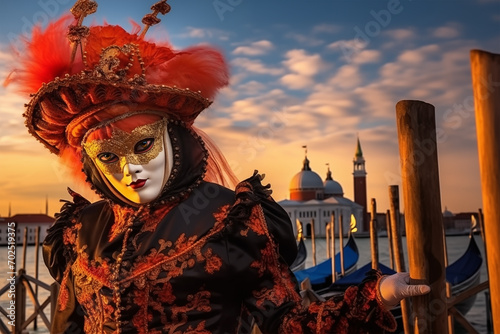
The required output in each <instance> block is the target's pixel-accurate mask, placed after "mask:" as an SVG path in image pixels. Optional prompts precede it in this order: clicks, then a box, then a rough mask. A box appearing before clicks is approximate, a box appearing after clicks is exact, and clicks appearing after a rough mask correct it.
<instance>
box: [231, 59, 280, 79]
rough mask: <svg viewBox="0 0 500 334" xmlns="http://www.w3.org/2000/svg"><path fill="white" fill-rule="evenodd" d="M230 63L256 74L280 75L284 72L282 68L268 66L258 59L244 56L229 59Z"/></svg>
mask: <svg viewBox="0 0 500 334" xmlns="http://www.w3.org/2000/svg"><path fill="white" fill-rule="evenodd" d="M231 64H232V65H233V66H235V67H238V68H241V69H243V70H245V71H247V72H251V73H257V74H267V75H280V74H283V72H284V70H283V69H282V68H276V67H274V68H273V67H268V66H266V65H265V64H264V63H263V62H262V61H260V60H254V59H249V58H244V57H240V58H234V59H233V60H232V61H231Z"/></svg>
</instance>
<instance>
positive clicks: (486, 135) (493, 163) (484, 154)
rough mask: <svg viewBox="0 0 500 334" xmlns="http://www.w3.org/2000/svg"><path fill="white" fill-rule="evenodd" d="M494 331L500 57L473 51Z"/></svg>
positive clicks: (497, 322)
mask: <svg viewBox="0 0 500 334" xmlns="http://www.w3.org/2000/svg"><path fill="white" fill-rule="evenodd" d="M470 61H471V72H472V89H473V91H474V109H475V115H476V132H477V147H478V154H479V171H480V174H481V189H482V197H483V210H484V235H485V237H486V240H485V244H486V248H487V252H488V257H489V259H488V261H489V263H490V264H494V265H490V266H489V267H488V269H489V270H488V278H489V281H490V293H491V296H494V297H493V298H492V299H491V312H492V316H493V332H500V298H498V296H500V266H498V265H497V264H498V263H499V261H500V250H499V248H498V245H499V244H500V210H499V209H498V204H499V203H500V173H499V170H500V154H499V152H500V54H494V53H490V52H486V51H482V50H472V51H471V52H470Z"/></svg>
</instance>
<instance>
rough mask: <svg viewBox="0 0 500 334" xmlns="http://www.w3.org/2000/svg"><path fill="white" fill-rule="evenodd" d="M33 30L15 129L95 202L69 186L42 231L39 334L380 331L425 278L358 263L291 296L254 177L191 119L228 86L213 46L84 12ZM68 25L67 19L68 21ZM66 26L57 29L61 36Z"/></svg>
mask: <svg viewBox="0 0 500 334" xmlns="http://www.w3.org/2000/svg"><path fill="white" fill-rule="evenodd" d="M96 6H97V4H96V3H95V2H94V1H89V0H79V1H78V2H77V3H76V5H75V6H74V7H73V9H72V14H73V17H72V16H65V17H62V18H61V19H59V20H57V21H55V22H52V23H51V24H49V25H48V27H47V28H46V29H45V30H42V29H41V28H36V29H35V30H34V31H33V34H32V37H31V40H30V41H29V42H28V43H27V50H26V52H25V54H24V55H23V56H22V59H21V65H20V67H19V68H18V69H17V70H16V72H15V73H13V75H12V77H11V78H10V79H11V81H14V82H17V83H18V84H20V85H21V86H22V87H23V89H24V90H25V91H27V92H29V93H33V95H32V97H31V100H30V102H29V103H28V105H27V110H26V113H25V117H26V124H27V126H28V129H29V132H30V133H31V134H32V135H33V136H34V137H35V138H36V139H38V140H39V141H40V142H41V143H42V144H43V145H45V147H47V148H48V149H49V150H50V151H51V152H53V153H55V154H56V155H58V156H59V157H61V158H62V159H63V161H64V162H65V163H66V164H67V165H69V166H72V169H73V171H74V174H75V177H77V178H81V179H82V180H85V182H86V183H87V184H89V185H90V186H91V188H92V189H93V190H94V191H95V192H96V193H97V194H99V195H100V196H101V197H102V200H100V201H97V202H95V203H90V202H89V201H87V200H86V199H85V198H83V197H82V196H80V195H79V194H77V193H76V192H74V191H72V190H70V194H71V196H72V197H73V200H72V201H68V202H66V203H65V204H64V205H63V208H62V210H61V212H60V213H59V214H58V215H57V216H56V222H55V223H54V225H53V226H52V227H51V228H50V230H49V233H48V235H47V238H46V239H45V241H44V245H43V253H44V259H45V262H46V265H47V267H48V268H49V271H50V273H51V275H52V276H53V277H54V279H55V280H56V281H57V282H59V283H60V292H59V296H58V304H57V306H56V309H55V314H54V315H53V322H52V329H51V333H221V334H222V333H250V332H251V331H252V328H253V324H254V323H255V324H256V325H257V326H258V328H259V329H260V330H261V331H262V332H263V333H286V334H290V333H384V332H386V331H389V332H390V331H394V330H395V329H396V323H395V320H394V318H393V316H392V314H391V313H390V312H389V309H390V308H391V307H392V306H394V305H396V304H397V303H398V302H399V301H400V300H401V299H402V298H404V297H408V296H413V295H419V294H424V293H426V292H428V290H429V287H428V286H425V285H409V282H408V281H409V277H408V275H407V274H402V273H400V274H396V275H393V276H385V277H382V276H381V275H380V273H379V272H377V271H372V272H371V273H370V275H368V277H367V279H366V280H365V281H364V282H363V283H362V284H361V285H359V286H353V287H350V288H349V289H347V291H346V292H345V294H343V295H341V296H337V297H334V298H331V299H329V300H327V301H324V302H314V303H311V304H310V305H308V306H307V307H304V306H303V305H302V301H301V297H300V294H299V288H298V282H297V281H296V279H295V277H294V275H293V273H292V272H291V271H290V269H289V265H290V264H292V262H293V261H294V259H295V256H296V251H297V247H296V242H295V237H294V233H293V229H292V225H291V222H290V220H289V217H288V215H287V214H286V212H285V211H284V210H283V209H282V208H281V207H280V206H279V205H278V204H277V203H276V202H274V200H273V199H272V197H271V196H270V194H271V191H270V186H269V185H262V183H261V181H262V176H261V175H260V174H258V173H257V172H256V173H254V175H252V176H251V177H249V178H248V179H246V180H244V181H242V182H240V183H238V184H237V186H236V188H235V190H234V191H233V190H230V189H229V188H228V186H229V184H230V183H231V182H234V181H235V178H234V176H232V173H231V172H230V170H229V168H228V167H227V164H226V163H225V160H224V159H223V156H222V154H221V153H220V152H219V151H218V150H217V148H216V147H215V145H214V144H213V143H212V142H211V141H210V139H209V138H208V136H206V135H205V134H204V133H203V132H202V131H201V130H199V129H197V128H196V127H195V126H194V125H193V122H194V120H195V119H196V117H197V115H198V114H199V113H200V112H201V111H203V110H204V109H206V108H207V107H208V106H209V105H210V103H211V102H210V101H211V100H212V99H213V98H214V96H215V94H216V92H217V90H218V89H220V88H222V87H224V86H225V85H227V84H228V69H227V65H226V63H225V61H224V58H223V56H222V54H221V53H220V52H219V51H218V50H216V49H214V48H212V47H209V46H198V47H192V48H188V49H185V50H182V51H176V50H174V49H173V48H172V47H171V46H170V45H168V44H167V43H165V42H161V43H160V42H156V43H154V42H152V41H146V40H145V39H144V34H145V31H146V30H147V28H148V27H149V26H150V25H152V24H154V23H158V22H159V19H158V18H157V15H158V13H162V14H165V13H167V12H168V11H169V10H170V7H169V5H167V4H166V1H160V2H158V3H156V4H155V5H154V6H153V7H152V9H153V13H152V14H149V15H146V17H145V18H144V20H143V22H144V23H145V25H146V28H145V29H144V30H143V32H142V33H140V32H139V31H138V30H137V31H134V32H132V33H127V32H126V31H125V30H124V29H122V28H121V27H119V26H112V25H103V26H92V27H90V28H87V27H85V26H82V21H83V18H84V17H85V16H86V15H88V14H90V13H92V12H94V11H95V10H96ZM68 26H69V29H68ZM68 37H69V38H68Z"/></svg>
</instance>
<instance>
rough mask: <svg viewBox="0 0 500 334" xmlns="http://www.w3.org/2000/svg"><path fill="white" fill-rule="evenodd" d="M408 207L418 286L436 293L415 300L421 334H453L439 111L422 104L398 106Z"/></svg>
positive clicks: (412, 262) (410, 246) (411, 253)
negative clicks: (441, 186) (446, 264)
mask: <svg viewBox="0 0 500 334" xmlns="http://www.w3.org/2000/svg"><path fill="white" fill-rule="evenodd" d="M396 116H397V117H396V120H397V127H398V141H399V155H400V159H401V176H402V180H403V184H402V186H403V198H404V204H405V221H406V241H407V246H408V260H409V267H410V276H411V277H412V283H425V284H429V285H430V287H431V292H430V293H429V294H427V295H424V296H418V297H414V298H412V302H413V316H414V327H415V333H439V334H445V333H447V332H448V326H447V318H448V314H447V313H448V312H447V307H446V302H447V301H446V286H445V279H446V274H445V267H444V246H443V215H442V212H441V197H440V189H439V168H438V158H437V145H436V121H435V112H434V106H432V105H431V104H428V103H425V102H421V101H408V100H404V101H399V102H398V103H397V105H396Z"/></svg>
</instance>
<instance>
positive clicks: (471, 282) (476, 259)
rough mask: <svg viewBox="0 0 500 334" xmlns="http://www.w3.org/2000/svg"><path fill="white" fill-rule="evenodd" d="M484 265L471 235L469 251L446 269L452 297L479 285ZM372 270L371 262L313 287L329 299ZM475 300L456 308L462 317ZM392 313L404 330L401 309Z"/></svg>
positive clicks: (385, 269) (381, 267)
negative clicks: (323, 285) (321, 286)
mask: <svg viewBox="0 0 500 334" xmlns="http://www.w3.org/2000/svg"><path fill="white" fill-rule="evenodd" d="M482 263H483V258H482V256H481V251H480V250H479V247H478V246H477V243H476V240H475V238H474V234H473V233H470V235H469V246H468V247H467V250H466V251H465V252H464V254H462V256H461V257H460V258H458V259H457V260H456V261H455V262H453V263H452V264H450V265H449V266H447V267H446V280H447V281H448V282H449V283H450V284H451V293H452V296H454V295H458V294H460V293H461V292H463V291H465V290H467V289H469V288H471V287H473V286H475V285H477V284H479V280H480V274H481V265H482ZM371 268H372V264H371V262H369V263H367V264H365V265H364V266H363V267H361V268H359V269H358V270H356V271H354V272H353V273H351V274H350V275H346V276H344V277H342V278H340V279H339V280H337V281H336V282H335V283H332V284H331V285H330V286H329V287H328V288H325V289H314V286H313V290H314V292H315V293H316V294H317V295H319V296H321V297H322V298H328V297H329V296H331V295H334V294H338V293H341V292H343V291H345V289H347V288H348V287H349V286H352V285H358V284H360V283H361V281H362V280H363V279H364V278H365V277H366V273H367V272H368V271H370V269H371ZM379 270H381V271H382V273H383V274H386V275H391V274H394V273H395V271H394V270H392V269H391V268H388V267H387V266H385V265H383V264H381V263H379ZM475 300H476V295H473V296H471V297H470V298H468V299H466V300H464V301H463V302H461V303H459V304H457V305H455V307H456V309H457V310H458V311H460V313H461V314H462V315H465V314H467V312H468V311H469V310H470V309H471V308H472V306H473V305H474V302H475ZM391 312H392V313H393V315H394V316H395V318H396V320H397V322H398V328H402V319H401V309H400V307H396V308H394V309H393V310H391Z"/></svg>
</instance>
